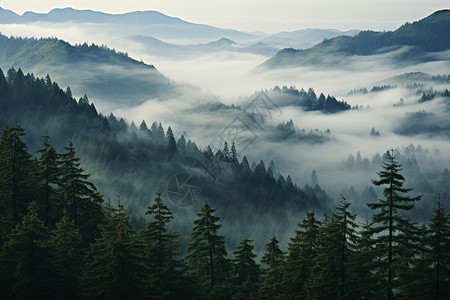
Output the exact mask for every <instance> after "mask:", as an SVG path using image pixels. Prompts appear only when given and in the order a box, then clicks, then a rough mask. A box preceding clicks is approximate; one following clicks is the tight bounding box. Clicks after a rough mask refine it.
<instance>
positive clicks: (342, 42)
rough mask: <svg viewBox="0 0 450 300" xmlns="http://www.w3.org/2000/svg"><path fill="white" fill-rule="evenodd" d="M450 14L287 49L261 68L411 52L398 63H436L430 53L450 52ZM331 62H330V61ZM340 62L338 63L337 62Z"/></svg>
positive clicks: (437, 14) (399, 56) (447, 12)
mask: <svg viewBox="0 0 450 300" xmlns="http://www.w3.org/2000/svg"><path fill="white" fill-rule="evenodd" d="M449 36H450V10H441V11H437V12H435V13H433V14H432V15H430V16H428V17H426V18H425V19H422V20H420V21H417V22H414V23H406V24H404V25H403V26H401V27H400V28H398V29H397V30H395V31H393V32H374V31H362V32H360V33H359V34H358V35H356V36H354V37H350V36H339V37H335V38H332V39H328V40H325V41H323V42H321V43H320V44H317V45H316V46H314V47H312V48H310V49H307V50H295V49H283V50H281V51H279V52H278V53H277V54H276V55H275V56H274V57H272V58H270V59H269V60H267V61H266V62H264V63H263V64H262V65H261V66H263V67H266V68H283V67H292V66H300V65H313V64H320V63H322V62H323V61H324V58H325V57H327V58H329V57H331V56H336V57H337V56H349V55H374V54H380V53H387V52H390V51H393V50H399V49H400V48H402V47H404V46H409V47H410V49H409V50H408V51H405V52H403V53H400V54H399V55H398V56H397V58H396V59H397V61H404V60H414V61H422V60H432V59H433V58H432V57H430V56H426V52H438V51H445V50H448V49H450V39H449V38H448V37H449ZM327 61H329V60H328V59H327ZM337 61H338V60H335V62H337Z"/></svg>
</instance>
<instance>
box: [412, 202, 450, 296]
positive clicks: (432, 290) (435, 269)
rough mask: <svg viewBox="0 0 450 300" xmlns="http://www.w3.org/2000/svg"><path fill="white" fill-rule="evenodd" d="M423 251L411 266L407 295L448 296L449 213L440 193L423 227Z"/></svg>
mask: <svg viewBox="0 0 450 300" xmlns="http://www.w3.org/2000/svg"><path fill="white" fill-rule="evenodd" d="M421 233H422V239H421V253H420V255H418V257H417V258H416V259H415V260H414V262H413V264H414V266H413V267H412V268H411V269H410V270H408V277H407V279H406V280H405V286H406V291H407V292H406V296H407V297H409V298H422V299H447V297H448V295H449V294H450V216H449V215H448V213H447V211H446V210H445V208H443V207H442V206H441V202H440V196H439V195H438V201H437V203H436V207H435V208H434V210H433V217H432V219H431V222H430V224H429V226H428V228H426V227H425V225H424V226H423V227H422V228H421Z"/></svg>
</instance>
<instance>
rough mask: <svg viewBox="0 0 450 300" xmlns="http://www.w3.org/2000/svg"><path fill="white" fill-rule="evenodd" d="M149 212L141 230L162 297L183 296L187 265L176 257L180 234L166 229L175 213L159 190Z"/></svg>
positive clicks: (149, 264)
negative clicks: (184, 272)
mask: <svg viewBox="0 0 450 300" xmlns="http://www.w3.org/2000/svg"><path fill="white" fill-rule="evenodd" d="M146 215H149V216H150V217H151V221H149V222H146V223H145V226H144V228H143V229H142V230H141V232H140V237H141V238H142V240H143V242H144V245H145V249H146V251H145V254H146V255H145V259H146V263H147V264H148V266H149V267H152V272H154V273H156V274H155V275H156V277H157V280H158V287H159V289H160V290H161V296H164V298H171V299H173V298H177V297H178V298H180V297H181V296H182V294H183V293H184V294H185V292H186V291H185V290H183V288H184V286H185V282H184V278H183V276H182V275H183V269H184V266H183V264H182V262H181V260H179V259H177V256H178V255H179V254H178V251H177V249H178V247H179V243H178V238H179V236H180V234H179V233H177V232H170V231H169V230H168V228H167V226H168V223H169V222H170V221H172V219H173V215H172V212H171V211H170V209H169V208H168V207H167V206H166V205H164V203H163V202H162V200H161V194H160V193H156V198H155V200H154V203H153V205H151V206H149V207H148V209H147V212H146Z"/></svg>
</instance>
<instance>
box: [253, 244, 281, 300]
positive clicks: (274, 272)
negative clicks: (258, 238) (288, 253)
mask: <svg viewBox="0 0 450 300" xmlns="http://www.w3.org/2000/svg"><path fill="white" fill-rule="evenodd" d="M278 243H279V241H278V240H277V238H276V237H272V238H271V239H270V241H269V242H268V243H267V244H266V246H267V248H266V252H265V253H264V255H263V257H262V258H261V262H262V263H264V264H266V265H267V266H268V267H269V268H268V269H266V270H265V272H264V273H265V274H264V276H263V283H262V284H261V287H260V290H259V296H260V298H261V299H277V297H278V296H279V295H281V288H282V287H281V282H282V268H283V267H284V265H285V254H284V252H283V251H281V249H280V247H279V246H278Z"/></svg>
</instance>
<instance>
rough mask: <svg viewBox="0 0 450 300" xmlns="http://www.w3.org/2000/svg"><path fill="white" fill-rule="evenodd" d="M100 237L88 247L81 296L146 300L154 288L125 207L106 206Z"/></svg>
mask: <svg viewBox="0 0 450 300" xmlns="http://www.w3.org/2000/svg"><path fill="white" fill-rule="evenodd" d="M99 227H100V230H101V237H100V238H98V239H96V240H95V242H93V243H92V244H91V247H90V251H89V253H88V255H87V262H86V265H85V268H84V273H83V277H82V287H83V294H84V297H85V298H90V299H147V298H149V297H150V294H149V289H150V288H153V287H154V285H153V282H152V281H151V280H150V276H149V274H150V270H148V269H147V268H146V267H145V266H146V265H145V262H144V248H143V246H142V243H140V241H139V240H138V239H137V238H136V234H135V232H134V230H133V228H132V226H131V222H130V217H129V216H128V215H127V213H126V210H125V208H124V207H123V205H122V204H121V203H120V198H119V199H118V202H117V207H111V206H109V207H108V215H107V220H106V224H105V225H99Z"/></svg>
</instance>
